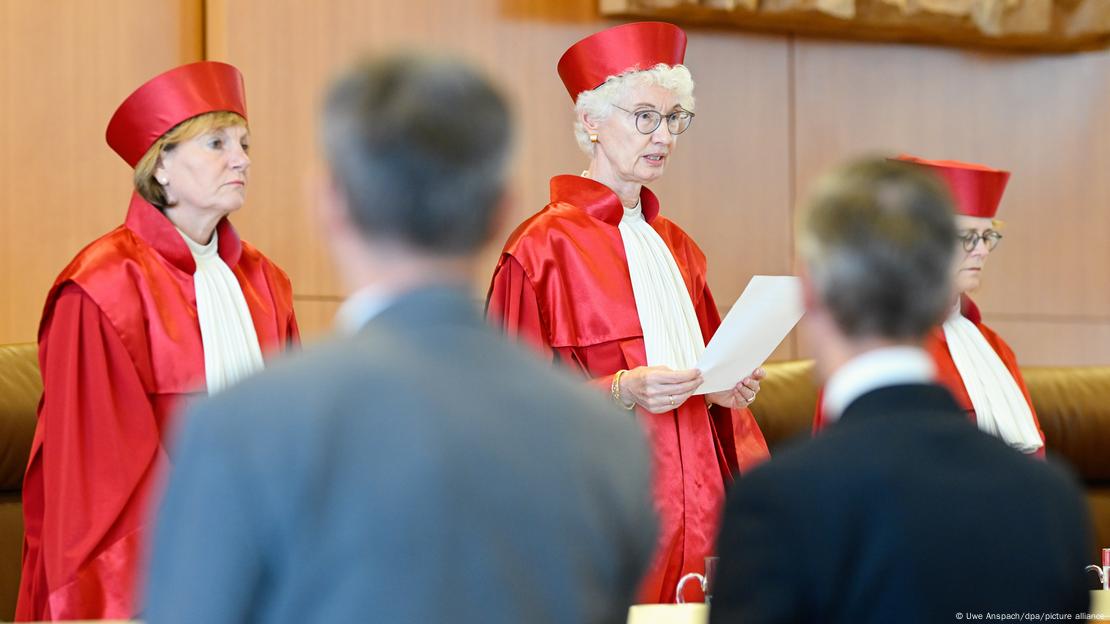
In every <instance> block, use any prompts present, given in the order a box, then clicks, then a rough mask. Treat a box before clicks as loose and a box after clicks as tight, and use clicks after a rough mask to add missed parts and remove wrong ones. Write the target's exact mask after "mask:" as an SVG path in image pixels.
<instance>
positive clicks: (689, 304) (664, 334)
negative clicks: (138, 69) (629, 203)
mask: <svg viewBox="0 0 1110 624" xmlns="http://www.w3.org/2000/svg"><path fill="white" fill-rule="evenodd" d="M617 227H618V229H619V230H620V234H621V240H622V241H623V243H624V255H625V258H626V259H627V260H628V277H629V280H630V281H631V283H632V296H633V297H634V298H635V300H636V314H637V316H639V318H640V328H641V329H642V330H643V334H644V351H645V355H646V356H647V365H648V366H668V367H670V368H673V369H676V370H686V369H690V368H693V367H694V365H695V364H697V361H698V358H699V357H700V356H701V354H702V351H704V350H705V339H704V338H703V337H702V334H701V325H700V324H699V323H698V317H697V313H696V312H695V311H694V303H693V293H691V292H689V290H688V289H687V287H686V281H685V280H684V279H683V278H682V272H681V271H679V269H678V264H677V263H676V262H675V259H674V255H673V254H672V253H671V250H670V248H669V247H667V243H666V242H664V241H663V238H662V237H661V236H659V233H658V232H656V231H655V229H654V228H652V227H651V225H649V224H648V222H647V221H646V220H645V219H644V215H643V212H642V211H641V208H640V204H639V203H637V204H636V205H635V206H633V207H632V208H625V209H624V218H622V219H621V222H620V224H619V225H618V226H617Z"/></svg>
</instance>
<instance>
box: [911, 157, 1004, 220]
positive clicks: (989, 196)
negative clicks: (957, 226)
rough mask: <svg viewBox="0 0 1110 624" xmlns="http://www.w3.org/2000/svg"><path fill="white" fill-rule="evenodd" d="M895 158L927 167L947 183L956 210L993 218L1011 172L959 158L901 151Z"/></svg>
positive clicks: (965, 213) (971, 215) (963, 213)
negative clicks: (926, 157) (919, 155)
mask: <svg viewBox="0 0 1110 624" xmlns="http://www.w3.org/2000/svg"><path fill="white" fill-rule="evenodd" d="M894 160H901V161H904V162H909V163H914V164H917V165H922V166H924V167H928V168H929V169H930V170H932V171H933V173H936V174H937V175H939V176H940V177H941V178H942V179H943V180H944V181H945V183H947V184H948V190H949V192H951V193H952V199H954V200H955V201H956V212H958V213H959V214H962V215H967V216H969V217H985V218H987V219H993V218H994V215H995V214H996V213H997V212H998V204H999V203H1001V202H1002V193H1003V192H1004V191H1005V190H1006V182H1008V181H1009V180H1010V172H1009V171H1002V170H1001V169H992V168H990V167H988V166H986V165H979V164H976V163H966V162H960V161H958V160H925V159H924V158H918V157H916V156H910V155H908V154H901V155H899V156H898V157H897V158H895V159H894Z"/></svg>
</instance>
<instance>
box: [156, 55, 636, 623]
mask: <svg viewBox="0 0 1110 624" xmlns="http://www.w3.org/2000/svg"><path fill="white" fill-rule="evenodd" d="M323 133H324V141H323V142H324V149H325V153H326V156H327V159H328V165H329V173H330V178H329V180H328V184H327V185H325V186H326V188H325V189H323V190H322V191H321V196H322V197H321V200H320V202H319V209H320V210H319V212H320V215H319V216H320V221H321V224H322V228H323V230H324V233H325V235H326V237H327V242H328V246H329V248H330V249H331V250H332V251H333V253H334V255H335V260H336V264H337V267H338V269H339V271H340V274H341V275H342V277H343V279H344V282H345V284H346V286H347V288H348V290H349V292H350V293H351V294H350V297H349V298H348V299H347V301H346V303H344V305H343V307H342V308H341V310H340V312H339V318H338V321H339V325H340V330H341V334H342V336H341V337H339V338H337V339H335V340H333V341H332V342H330V343H328V344H325V345H323V346H321V347H319V348H317V349H315V350H311V351H309V352H307V353H305V354H304V355H303V356H301V357H298V358H294V359H291V360H289V361H286V362H284V363H283V365H279V366H274V367H273V368H272V369H270V370H268V371H267V372H266V373H265V374H263V375H260V376H258V377H257V378H254V379H251V380H248V381H247V382H245V383H243V384H242V385H241V386H238V387H236V388H233V389H231V390H229V391H227V392H226V393H224V394H223V395H221V396H220V397H219V398H218V399H215V400H211V401H209V402H208V403H205V404H202V405H201V406H199V407H198V408H197V409H196V410H195V411H193V412H191V413H190V414H189V415H188V418H187V420H186V422H185V426H184V429H183V432H182V434H181V437H180V440H179V441H180V444H179V446H178V447H177V456H176V457H177V461H176V470H175V471H174V474H173V475H172V477H171V479H170V481H169V485H168V490H167V492H166V496H165V499H164V502H163V504H162V506H161V509H160V513H159V517H158V522H157V524H156V531H155V535H154V543H153V548H152V562H151V566H150V576H149V584H148V592H147V602H146V612H145V613H144V618H145V620H146V621H147V622H149V623H151V624H158V623H163V622H206V623H208V624H212V623H217V622H306V621H311V622H362V621H375V622H390V623H398V622H413V623H420V624H427V623H430V622H462V623H466V622H474V623H478V622H481V623H483V624H485V623H497V622H504V623H506V624H508V623H510V622H513V623H517V622H528V623H545V622H552V623H566V624H572V623H574V624H577V623H581V622H623V621H624V619H625V617H626V613H627V608H628V605H629V604H630V603H631V601H632V597H633V593H634V591H635V588H636V585H637V582H638V581H639V580H640V577H641V576H642V574H643V573H644V571H645V569H646V567H647V565H648V563H649V560H650V556H651V553H652V547H653V544H654V539H655V520H654V516H653V512H652V503H651V489H650V469H649V457H648V454H647V450H646V443H645V441H644V439H643V434H642V433H641V431H640V428H639V426H638V425H637V424H636V423H635V421H634V420H633V419H631V418H629V417H627V415H625V414H622V413H620V412H619V410H616V409H614V408H613V407H612V406H610V405H609V404H608V403H607V402H606V401H604V400H603V399H601V398H599V397H596V396H594V394H593V393H592V392H590V391H588V390H587V389H585V388H582V387H581V386H580V384H579V383H577V382H576V381H573V380H571V379H569V378H564V377H562V376H560V375H559V374H558V373H556V372H554V371H552V370H550V367H549V366H547V365H545V364H543V363H542V362H540V361H538V360H536V359H534V357H533V356H532V355H531V354H530V353H527V352H525V351H524V350H523V349H522V348H519V347H517V346H514V345H511V344H509V343H508V342H506V341H503V339H501V338H500V337H499V336H497V335H496V333H495V332H494V330H493V329H491V328H489V327H487V325H486V324H485V323H484V321H483V319H482V318H481V316H480V314H479V312H478V311H477V310H475V309H474V305H473V304H474V301H473V299H472V297H471V295H470V293H469V284H470V277H471V273H472V270H473V268H474V267H473V263H474V259H475V253H476V252H477V250H478V249H479V248H480V247H481V246H482V244H483V243H485V242H486V241H487V240H488V238H489V236H490V234H491V232H492V229H493V223H494V222H495V217H496V213H497V212H498V210H499V209H500V208H501V207H502V204H503V202H504V189H505V175H506V174H505V165H506V162H507V158H508V154H509V144H510V119H509V111H508V109H507V105H506V103H505V101H504V99H503V98H502V97H501V96H500V95H499V94H498V93H497V92H496V91H495V90H494V89H493V88H492V87H491V85H490V84H489V83H488V82H486V80H485V79H483V78H482V77H480V76H478V75H477V74H475V72H474V71H473V70H471V69H469V68H468V67H467V66H465V65H462V64H459V63H456V62H450V61H445V60H433V59H426V58H420V57H395V58H391V59H387V60H383V61H379V62H373V63H370V64H367V65H363V66H360V67H358V68H356V69H354V70H353V71H351V72H350V73H348V74H346V75H345V76H344V77H343V78H342V79H341V80H340V81H339V82H338V83H336V84H335V85H334V86H333V87H332V89H331V90H330V92H329V93H328V94H327V98H326V104H325V110H324V116H323Z"/></svg>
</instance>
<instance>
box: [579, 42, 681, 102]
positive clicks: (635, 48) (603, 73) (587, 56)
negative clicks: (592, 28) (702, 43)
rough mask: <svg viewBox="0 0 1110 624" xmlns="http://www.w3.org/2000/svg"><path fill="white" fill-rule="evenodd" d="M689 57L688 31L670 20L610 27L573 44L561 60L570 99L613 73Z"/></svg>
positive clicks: (669, 63)
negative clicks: (687, 50)
mask: <svg viewBox="0 0 1110 624" xmlns="http://www.w3.org/2000/svg"><path fill="white" fill-rule="evenodd" d="M685 56H686V33H685V32H683V31H682V29H681V28H679V27H678V26H675V25H674V24H668V23H666V22H633V23H631V24H622V25H620V26H614V27H612V28H607V29H605V30H603V31H601V32H598V33H594V34H592V35H590V36H589V37H586V38H585V39H583V40H581V41H579V42H578V43H576V44H574V45H572V46H570V48H569V49H568V50H567V51H566V52H564V53H563V56H562V58H560V59H559V66H558V68H559V78H562V80H563V84H564V85H565V86H566V88H567V91H568V92H570V99H572V100H574V101H576V102H577V101H578V94H579V93H581V92H583V91H589V90H591V89H596V88H597V87H599V86H601V83H603V82H605V79H606V78H608V77H609V76H616V75H618V74H621V73H624V72H626V71H629V70H643V69H651V68H652V67H654V66H656V65H658V64H659V63H666V64H667V65H679V64H681V63H682V59H683V57H685Z"/></svg>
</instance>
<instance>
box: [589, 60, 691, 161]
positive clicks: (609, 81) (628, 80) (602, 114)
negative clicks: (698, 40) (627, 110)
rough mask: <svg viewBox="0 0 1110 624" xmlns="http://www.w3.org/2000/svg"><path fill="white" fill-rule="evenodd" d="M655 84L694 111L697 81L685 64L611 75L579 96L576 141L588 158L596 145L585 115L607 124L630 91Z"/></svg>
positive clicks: (661, 64) (659, 66) (657, 66)
mask: <svg viewBox="0 0 1110 624" xmlns="http://www.w3.org/2000/svg"><path fill="white" fill-rule="evenodd" d="M652 85H657V86H660V87H663V88H664V89H670V90H671V91H672V92H674V93H675V94H676V95H677V96H678V103H679V105H680V106H682V108H684V109H686V110H688V111H690V112H694V78H693V76H691V75H690V70H689V69H687V68H686V66H685V65H667V64H666V63H660V64H658V65H656V66H655V67H652V68H651V69H642V70H640V69H634V70H631V71H626V72H624V73H622V74H618V75H616V76H609V77H608V78H606V79H605V82H603V83H601V85H600V86H598V87H597V88H596V89H591V90H589V91H583V92H582V93H579V94H578V101H577V102H575V104H574V113H575V115H574V138H575V139H577V140H578V146H579V147H581V148H582V151H583V152H585V153H586V155H587V156H591V157H592V156H593V155H594V147H595V145H594V143H592V142H590V133H589V131H588V130H586V127H585V125H583V124H582V113H586V114H587V115H588V116H589V117H590V119H593V120H595V121H604V120H605V119H606V118H608V117H609V115H610V114H612V112H613V105H614V104H615V103H616V101H617V100H618V99H619V98H620V96H621V95H623V94H624V93H625V91H626V90H627V89H633V88H636V87H641V86H652Z"/></svg>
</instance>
